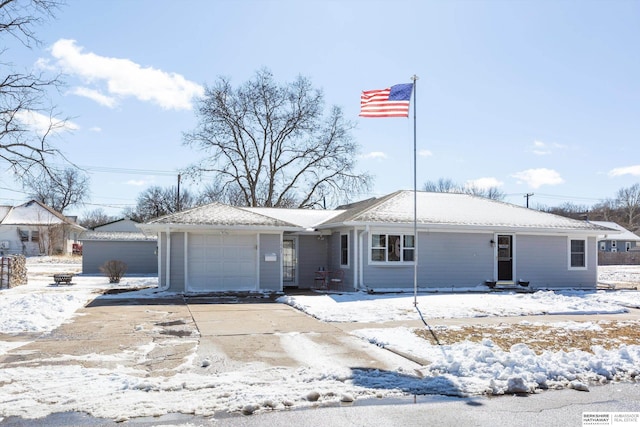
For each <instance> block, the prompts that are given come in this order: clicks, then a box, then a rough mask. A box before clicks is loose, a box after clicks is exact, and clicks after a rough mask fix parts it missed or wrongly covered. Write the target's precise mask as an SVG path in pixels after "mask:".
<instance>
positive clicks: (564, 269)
mask: <svg viewBox="0 0 640 427" xmlns="http://www.w3.org/2000/svg"><path fill="white" fill-rule="evenodd" d="M493 238H494V235H493V233H478V234H465V233H419V239H418V287H419V288H420V289H425V288H453V289H455V288H465V287H475V286H482V285H483V284H484V281H485V280H492V279H494V274H495V273H494V272H495V249H494V247H493V246H492V245H491V243H490V242H491V240H492V239H493ZM368 239H369V237H368V235H367V234H366V233H365V234H364V245H363V246H364V248H363V253H362V254H361V255H362V257H361V258H362V260H363V276H362V277H363V285H364V286H365V287H367V288H379V289H380V288H391V289H393V288H398V289H406V288H412V287H413V268H414V267H413V265H392V264H390V265H373V264H369V262H368V259H369V241H368ZM514 245H515V248H514V249H515V252H514V255H515V266H514V279H515V280H524V281H529V282H530V286H531V287H532V288H534V289H535V288H542V289H544V288H589V289H593V288H595V286H596V283H597V250H596V240H595V238H593V237H592V238H589V239H588V241H587V268H586V269H570V268H569V267H568V262H569V261H568V257H569V252H568V245H569V240H568V238H567V236H530V235H519V234H516V235H514Z"/></svg>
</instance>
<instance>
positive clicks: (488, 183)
mask: <svg viewBox="0 0 640 427" xmlns="http://www.w3.org/2000/svg"><path fill="white" fill-rule="evenodd" d="M503 185H504V182H502V181H499V180H498V179H496V178H493V177H483V178H478V179H471V180H469V181H467V182H465V184H464V186H465V187H466V188H478V189H487V188H495V187H502V186H503Z"/></svg>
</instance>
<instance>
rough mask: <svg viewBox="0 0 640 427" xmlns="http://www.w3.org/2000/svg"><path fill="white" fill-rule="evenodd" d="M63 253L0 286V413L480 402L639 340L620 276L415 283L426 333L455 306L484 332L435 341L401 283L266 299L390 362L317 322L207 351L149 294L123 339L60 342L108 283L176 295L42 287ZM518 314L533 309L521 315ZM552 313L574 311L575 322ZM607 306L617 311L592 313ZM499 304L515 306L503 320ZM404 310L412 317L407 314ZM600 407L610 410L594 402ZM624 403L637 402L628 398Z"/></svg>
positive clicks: (450, 316)
mask: <svg viewBox="0 0 640 427" xmlns="http://www.w3.org/2000/svg"><path fill="white" fill-rule="evenodd" d="M62 261H64V263H59V262H60V259H59V258H52V257H33V258H29V259H27V269H28V272H29V280H28V284H26V285H20V286H16V287H13V288H11V289H3V290H1V291H0V295H2V298H0V334H17V335H16V337H15V339H10V338H9V337H7V336H3V338H2V340H0V355H8V356H9V357H8V358H7V359H5V360H3V363H2V365H3V366H2V369H0V422H1V421H2V420H3V417H9V416H20V417H23V418H26V419H33V418H41V417H45V416H47V415H48V414H51V413H63V412H78V413H83V414H84V413H86V414H89V415H92V416H95V417H106V418H110V419H112V420H116V421H118V422H123V421H127V420H132V419H134V418H136V417H148V416H154V417H159V416H162V415H166V414H172V413H183V414H195V415H202V416H214V414H216V417H217V416H218V415H219V414H220V413H224V412H240V411H242V410H245V409H246V410H251V411H252V412H253V411H255V413H256V416H259V414H260V413H264V412H270V411H271V410H272V408H275V409H276V410H284V409H301V408H309V407H317V406H322V405H332V404H333V405H335V404H338V402H339V401H343V402H353V401H356V404H357V402H358V401H359V400H361V401H366V400H367V399H368V400H369V401H371V400H377V401H379V399H381V398H397V397H398V396H402V395H404V396H407V395H409V396H411V395H418V396H417V398H419V399H420V402H424V400H423V399H428V397H424V396H422V395H438V394H442V395H448V396H471V398H470V401H471V403H474V402H475V403H476V404H481V403H478V402H482V399H487V397H486V395H489V396H490V395H502V394H505V393H532V392H534V391H535V392H537V393H539V392H541V389H546V388H549V389H550V390H552V391H549V393H556V392H557V391H555V390H557V389H574V390H582V391H587V390H589V389H590V388H591V387H594V385H597V384H598V383H608V382H610V380H611V379H613V381H614V383H615V382H627V383H637V374H638V366H640V345H638V344H637V343H635V342H633V341H631V342H627V343H626V344H625V343H624V340H621V339H619V338H614V337H618V335H617V334H616V333H614V332H612V331H613V330H614V329H616V328H620V327H631V328H637V325H638V321H637V320H633V319H634V315H633V313H632V312H631V313H630V309H631V308H637V307H638V301H639V300H638V297H639V293H640V292H639V291H637V290H629V289H628V288H627V289H626V290H618V291H598V292H584V291H570V290H564V291H558V292H551V291H544V290H540V291H537V292H535V293H528V294H522V293H516V292H499V293H489V294H487V293H485V292H476V293H457V294H452V293H446V292H437V293H430V294H421V295H420V296H419V297H418V306H419V307H421V308H422V309H421V310H422V314H423V316H424V318H425V320H426V322H427V323H428V324H429V325H430V327H431V328H432V330H433V331H434V334H436V335H437V336H441V337H444V336H445V334H447V333H449V332H451V333H453V334H454V335H455V333H456V331H458V330H459V328H460V326H461V325H462V323H461V322H460V319H465V322H464V324H465V325H474V327H475V330H474V332H476V333H477V334H482V336H483V337H484V338H483V339H482V340H481V341H478V342H472V341H468V340H458V341H455V340H447V342H441V343H440V344H441V345H435V344H432V343H430V342H429V341H427V340H425V339H423V338H420V337H419V336H418V335H417V334H416V333H415V331H416V330H417V329H419V330H422V331H426V327H425V326H423V324H422V323H420V321H419V320H420V318H419V317H418V315H417V313H416V311H415V310H414V308H413V307H414V306H413V296H410V295H407V294H405V295H402V294H374V295H369V294H366V293H363V292H354V293H333V294H317V295H290V296H288V295H284V296H282V297H281V298H280V299H279V300H278V301H279V302H280V303H285V304H289V305H291V306H293V307H295V308H296V309H298V310H300V311H303V312H305V313H307V314H309V315H311V316H313V317H314V318H316V319H319V321H322V322H328V323H333V325H334V326H335V327H336V329H338V328H340V329H343V330H344V331H349V332H348V333H347V332H345V333H340V334H338V335H337V338H336V340H337V342H339V343H340V345H341V346H342V348H348V346H352V347H351V348H357V349H365V350H366V352H367V354H371V357H372V358H375V359H377V360H379V361H383V362H385V363H388V364H390V365H391V366H394V367H395V368H393V369H389V370H384V369H363V368H358V367H354V360H353V359H351V358H350V356H349V353H348V352H345V351H336V349H335V346H333V345H331V344H326V343H325V344H326V345H318V342H316V341H314V336H316V335H318V333H317V332H306V333H305V332H292V333H283V332H281V333H277V334H275V335H276V336H278V337H279V341H277V342H278V343H279V344H277V345H280V347H281V348H274V349H273V352H274V353H277V352H279V351H283V352H284V354H285V356H283V357H284V358H285V359H286V360H287V362H286V363H283V365H282V366H279V365H278V363H273V364H270V363H269V362H268V361H263V362H258V363H256V362H255V361H247V360H246V359H245V358H244V351H245V350H244V349H243V348H236V352H237V353H231V354H228V353H225V352H224V349H225V348H226V349H228V348H229V347H223V350H219V349H216V348H212V347H215V346H210V345H206V344H202V343H201V342H200V341H201V340H200V336H199V334H198V332H197V331H196V330H195V326H192V333H190V334H183V335H181V337H180V338H178V337H176V336H173V335H171V334H162V333H158V326H159V325H161V323H157V322H155V321H154V320H151V319H158V318H161V319H163V318H165V319H166V318H167V317H163V315H164V316H169V317H170V318H171V319H173V321H172V322H167V323H168V324H169V323H172V324H174V325H177V327H179V328H181V329H180V330H181V331H183V332H189V330H188V329H187V328H189V326H187V325H193V321H192V320H188V321H184V322H181V320H182V318H181V317H180V315H179V313H178V312H176V311H172V312H171V313H170V314H169V313H165V312H164V310H165V309H166V307H165V308H162V307H163V306H162V305H154V307H156V308H157V310H154V311H153V312H154V313H156V314H154V315H152V316H151V318H150V320H149V322H148V323H145V322H144V321H143V320H140V319H138V320H136V322H137V323H136V324H135V325H131V326H132V331H135V333H134V334H133V335H135V337H134V336H132V335H127V334H125V335H126V336H127V337H128V338H127V339H125V340H124V341H123V345H122V346H121V350H120V351H97V350H96V348H94V347H92V346H86V345H84V346H80V347H79V346H76V345H73V344H72V342H73V338H72V339H71V343H67V344H68V345H67V346H66V347H65V346H61V347H59V348H55V349H53V348H51V347H47V345H48V341H47V337H48V334H49V333H50V332H51V331H53V330H55V329H56V328H58V327H60V326H61V325H64V324H65V323H69V322H73V321H78V322H82V321H83V320H82V318H83V317H84V316H85V315H86V312H84V313H77V312H76V310H78V309H81V308H82V307H83V306H85V305H86V304H87V303H88V302H90V301H92V300H93V299H94V298H97V297H99V296H100V294H101V293H102V292H104V291H106V290H108V289H110V288H113V287H114V286H116V287H118V288H121V289H127V288H128V289H129V290H131V292H124V293H111V294H109V295H104V296H101V297H100V298H127V299H130V298H133V299H135V298H150V297H151V298H155V299H156V300H157V301H158V300H160V301H161V300H162V298H163V296H167V297H175V294H166V293H162V292H159V291H158V289H157V277H128V276H125V277H123V279H122V280H121V282H120V283H119V284H117V285H110V284H109V283H108V280H106V279H105V278H104V277H99V276H85V275H77V276H75V277H74V279H73V283H74V284H73V285H71V286H52V285H51V274H53V273H54V272H61V271H65V272H69V271H80V270H81V268H82V267H81V263H80V262H79V261H78V260H76V261H75V263H73V260H71V259H70V258H65V259H64V260H62ZM639 274H640V271H639V269H638V267H637V266H626V267H621V266H611V267H600V268H599V275H600V276H599V280H600V281H602V282H604V283H619V282H627V284H628V282H629V280H630V278H633V279H632V280H633V285H634V286H637V283H638V282H637V277H638V275H639ZM136 289H141V290H136ZM142 303H143V302H142V301H141V304H142ZM158 310H160V311H158ZM158 313H160V315H159V314H158ZM625 313H629V314H630V317H628V318H627V317H625ZM543 314H546V315H545V316H542V315H543ZM588 314H600V315H601V316H587V315H588ZM527 315H528V316H536V317H533V318H531V317H524V316H527ZM561 315H585V316H584V317H578V318H579V319H581V320H579V321H575V320H567V319H568V318H566V317H563V316H561ZM614 315H619V316H620V317H622V319H618V320H604V319H605V318H607V319H612V318H613V316H614ZM508 316H513V317H514V318H511V320H509V319H508V318H507V317H508ZM87 319H88V320H86V322H88V323H87V325H89V326H90V325H91V324H92V322H95V318H92V317H91V316H90V315H89V317H88V318H87ZM92 319H93V320H92ZM532 319H533V320H532ZM538 319H539V320H538ZM572 319H576V317H572ZM390 321H393V322H392V323H388V322H390ZM415 321H417V324H418V325H420V326H419V327H415V326H410V325H415V324H416V322H415ZM337 322H339V323H337ZM405 322H406V323H405ZM492 322H493V323H492ZM345 324H348V328H346V327H345ZM338 325H340V326H338ZM535 328H539V335H540V336H545V335H546V334H551V336H557V337H561V336H566V335H579V334H589V333H590V332H594V333H596V334H597V335H604V336H608V337H610V339H609V340H608V341H607V342H606V343H604V342H602V341H597V340H594V341H597V344H596V343H594V344H593V345H592V346H591V347H590V349H588V350H585V349H583V350H579V349H575V348H573V347H572V346H573V345H575V344H573V343H572V344H571V345H568V346H562V347H561V348H562V349H561V350H557V349H552V348H548V347H547V346H553V343H552V342H549V341H548V340H547V341H546V342H545V343H544V344H542V345H543V348H542V349H540V348H536V346H535V345H536V344H535V340H533V341H534V342H532V341H529V340H525V339H523V336H521V335H520V336H519V335H518V334H519V333H520V332H519V331H520V330H521V329H525V330H526V329H534V330H535ZM116 329H117V328H116ZM160 330H162V329H160ZM83 331H84V329H83ZM65 333H69V334H71V335H69V336H71V337H73V333H72V332H68V330H67V331H65V330H64V329H63V330H60V331H59V332H58V334H63V335H64V334H65ZM117 333H119V334H121V333H124V332H123V331H120V332H117ZM529 333H531V332H529ZM608 333H611V335H608ZM125 335H122V336H125ZM38 336H40V337H42V338H43V342H42V343H41V345H42V346H44V347H43V348H47V349H48V350H46V351H44V352H43V353H40V354H41V356H40V357H39V358H38V360H37V361H35V363H29V360H31V359H29V355H30V354H33V353H32V352H33V347H24V348H22V347H23V346H27V345H28V344H29V343H30V342H31V341H33V340H34V339H36V338H37V337H38ZM98 336H100V334H98ZM547 336H548V335H547ZM142 337H145V338H142ZM491 337H500V338H515V342H516V344H513V345H511V347H510V348H503V347H505V345H502V346H501V345H500V344H499V343H497V342H493V341H492V339H491ZM316 338H317V337H316ZM147 340H148V341H147ZM541 341H543V342H544V340H541ZM512 342H513V341H512ZM538 345H540V344H538ZM168 346H169V347H171V346H172V347H171V348H172V349H173V350H172V351H171V352H169V353H170V355H171V358H170V359H171V360H172V363H169V364H166V365H162V366H157V365H155V364H154V363H155V361H156V360H157V359H158V358H159V357H161V356H162V355H167V354H169V353H167V350H166V347H168ZM65 351H66V352H65ZM270 354H272V353H270ZM25 355H26V356H27V359H24V357H25ZM399 355H400V356H401V357H400V356H399ZM12 356H13V357H12ZM181 356H182V357H183V359H181V358H180V357H181ZM268 359H269V360H280V359H274V358H273V357H271V358H268ZM418 361H427V362H428V363H421V362H418ZM31 362H34V361H33V360H31ZM173 362H175V363H173ZM150 366H156V368H155V369H158V370H160V371H161V373H159V374H157V375H150V374H149V371H148V370H149V369H152V368H151V367H150ZM356 366H361V365H356ZM312 393H317V394H318V395H319V399H318V400H317V401H315V400H312V399H311V398H310V397H308V396H311V395H312ZM576 393H577V391H576ZM61 396H64V398H61ZM483 396H485V397H483ZM549 398H551V397H549ZM576 398H577V397H576ZM602 406H605V407H608V408H609V409H608V410H611V409H614V410H619V408H618V409H616V408H613V407H611V406H610V404H609V405H607V403H606V402H605V403H604V404H603V405H602ZM630 410H634V411H636V412H637V404H636V407H635V408H633V409H630ZM186 425H192V424H186Z"/></svg>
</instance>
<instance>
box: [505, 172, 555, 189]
mask: <svg viewBox="0 0 640 427" xmlns="http://www.w3.org/2000/svg"><path fill="white" fill-rule="evenodd" d="M511 176H512V177H514V178H516V179H519V180H521V181H524V182H526V183H527V184H528V185H529V186H530V187H531V188H539V187H541V186H543V185H558V184H562V183H563V182H564V179H562V177H561V176H560V174H559V173H558V172H556V171H554V170H553V169H546V168H539V169H527V170H524V171H521V172H517V173H515V174H513V175H511Z"/></svg>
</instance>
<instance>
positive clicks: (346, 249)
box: [340, 233, 351, 267]
mask: <svg viewBox="0 0 640 427" xmlns="http://www.w3.org/2000/svg"><path fill="white" fill-rule="evenodd" d="M343 236H344V237H346V238H347V239H346V247H343V246H342V237H343ZM345 252H346V254H347V263H346V264H343V263H342V261H343V254H344V253H345ZM350 261H351V237H350V236H349V233H340V267H349V265H350Z"/></svg>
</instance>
